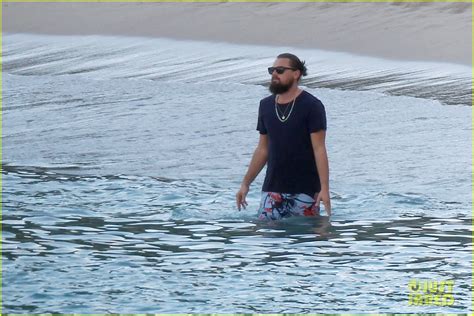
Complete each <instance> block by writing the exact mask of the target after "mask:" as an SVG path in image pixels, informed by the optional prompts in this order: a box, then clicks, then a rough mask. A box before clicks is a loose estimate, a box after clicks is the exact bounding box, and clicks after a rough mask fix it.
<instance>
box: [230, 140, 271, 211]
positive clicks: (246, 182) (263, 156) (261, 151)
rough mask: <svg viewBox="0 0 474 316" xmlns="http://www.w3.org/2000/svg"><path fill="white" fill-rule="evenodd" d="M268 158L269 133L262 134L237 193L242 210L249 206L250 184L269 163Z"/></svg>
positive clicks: (238, 205)
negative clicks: (246, 198)
mask: <svg viewBox="0 0 474 316" xmlns="http://www.w3.org/2000/svg"><path fill="white" fill-rule="evenodd" d="M267 159H268V135H266V134H260V139H259V141H258V145H257V148H256V149H255V151H254V153H253V156H252V160H251V161H250V165H249V168H248V170H247V173H246V174H245V177H244V179H243V180H242V184H241V185H240V190H239V192H237V194H236V200H237V208H238V209H239V210H240V207H241V206H243V207H244V208H245V207H246V206H247V201H246V200H245V197H246V196H247V193H248V192H249V188H250V184H251V183H252V182H253V180H255V178H256V177H257V176H258V174H259V173H260V171H262V169H263V167H265V164H266V163H267Z"/></svg>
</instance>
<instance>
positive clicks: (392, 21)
mask: <svg viewBox="0 0 474 316" xmlns="http://www.w3.org/2000/svg"><path fill="white" fill-rule="evenodd" d="M2 5H3V31H4V32H7V33H30V34H44V35H110V36H120V35H121V36H133V37H136V36H140V37H163V38H169V39H175V40H196V41H211V42H227V43H232V44H249V45H264V46H275V47H277V46H279V47H281V46H284V47H294V48H303V49H311V48H312V49H319V50H325V51H332V52H343V53H344V52H345V53H351V54H355V55H362V56H367V57H379V58H385V59H392V60H399V61H427V62H447V63H455V64H461V65H469V66H470V65H471V62H472V54H471V51H472V46H471V41H472V40H471V25H472V21H471V15H472V14H471V4H470V3H245V4H242V3H3V4H2ZM368 17H370V18H368Z"/></svg>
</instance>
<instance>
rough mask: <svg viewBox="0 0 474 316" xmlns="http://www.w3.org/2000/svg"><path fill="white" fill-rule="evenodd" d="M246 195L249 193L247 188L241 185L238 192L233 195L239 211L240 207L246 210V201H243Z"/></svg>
mask: <svg viewBox="0 0 474 316" xmlns="http://www.w3.org/2000/svg"><path fill="white" fill-rule="evenodd" d="M247 193H249V187H248V186H247V185H245V184H242V185H241V186H240V190H239V192H237V194H236V195H235V199H236V201H237V208H238V209H239V211H240V207H241V206H242V207H243V208H247V205H248V204H247V200H246V199H245V198H246V197H247Z"/></svg>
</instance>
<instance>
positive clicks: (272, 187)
mask: <svg viewBox="0 0 474 316" xmlns="http://www.w3.org/2000/svg"><path fill="white" fill-rule="evenodd" d="M268 72H269V74H270V75H271V76H272V78H271V83H270V87H269V89H270V92H271V93H272V95H271V96H268V97H266V98H264V99H262V100H261V101H260V107H259V111H258V124H257V130H258V131H259V132H260V139H259V142H258V145H257V148H256V149H255V152H254V154H253V157H252V160H251V162H250V166H249V167H248V170H247V173H246V175H245V177H244V179H243V181H242V184H241V186H240V190H239V192H237V194H236V200H237V207H238V209H239V210H240V208H241V207H244V208H245V207H246V206H247V201H246V196H247V193H248V192H249V187H250V184H251V183H252V182H253V180H254V179H255V178H256V177H257V175H258V174H259V173H260V171H261V170H262V169H263V167H264V166H265V164H267V163H268V166H267V173H266V176H265V181H264V183H263V188H262V198H261V203H260V209H259V218H260V219H263V220H278V219H281V218H284V217H290V216H319V205H320V202H321V201H322V202H323V204H324V208H325V210H326V212H327V214H328V216H330V215H331V200H330V194H329V164H328V157H327V153H326V145H325V138H326V112H325V109H324V105H323V104H322V103H321V101H319V100H318V99H317V98H316V97H314V96H313V95H311V94H310V93H309V92H306V91H304V90H302V89H300V88H299V87H298V82H299V81H300V79H301V77H302V76H305V75H306V66H305V63H304V62H302V61H301V60H300V59H299V58H298V57H297V56H295V55H293V54H289V53H285V54H280V55H278V57H277V59H276V60H275V62H274V63H273V67H270V68H268Z"/></svg>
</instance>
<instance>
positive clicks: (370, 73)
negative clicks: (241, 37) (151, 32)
mask: <svg viewBox="0 0 474 316" xmlns="http://www.w3.org/2000/svg"><path fill="white" fill-rule="evenodd" d="M173 45H174V46H173ZM212 45H214V46H212ZM212 45H211V44H205V45H204V44H202V43H197V42H173V41H167V40H151V39H150V40H146V41H145V40H143V39H142V40H141V41H140V40H138V39H127V38H123V39H121V38H99V37H79V38H67V37H40V36H28V35H21V36H20V35H18V36H17V35H11V36H6V37H5V38H4V54H5V59H4V65H3V66H4V73H3V88H4V93H3V135H2V136H3V137H2V142H3V164H4V165H3V170H2V177H3V223H2V225H3V226H2V227H3V234H2V248H3V249H2V258H3V262H2V264H3V307H4V311H5V312H10V313H46V312H51V313H111V312H126V313H186V312H193V313H198V312H209V313H210V312H220V313H271V312H276V313H286V312H288V313H317V312H320V313H322V312H333V313H348V312H351V313H367V312H374V313H379V312H406V313H412V312H419V313H424V312H427V313H428V312H429V313H432V312H440V313H445V312H459V313H467V312H469V311H470V310H471V307H470V306H471V303H470V302H471V296H470V295H471V294H470V292H471V291H470V289H471V248H472V240H471V234H472V216H471V175H470V173H471V170H472V168H471V108H470V107H468V106H463V105H462V104H466V103H465V101H466V100H467V99H466V91H467V90H466V87H468V86H466V82H468V81H467V80H470V72H465V71H464V70H463V69H464V68H462V67H461V66H456V65H447V64H439V65H436V64H420V63H416V64H411V65H408V64H409V63H408V64H407V63H400V64H401V65H405V66H404V67H405V68H403V67H401V66H400V64H396V63H394V62H386V61H380V60H375V61H371V62H368V61H367V60H366V59H364V58H361V57H359V58H355V57H352V59H351V60H352V62H349V61H346V60H345V59H344V58H346V57H344V56H345V55H344V56H342V57H339V59H337V58H336V55H334V56H333V55H331V54H330V53H325V54H328V55H327V56H330V57H331V58H334V59H333V60H334V63H332V64H331V63H327V62H322V61H321V62H319V63H318V60H319V59H318V58H321V60H324V58H327V56H326V55H322V54H324V53H323V52H318V51H314V52H313V53H312V54H310V52H311V51H301V52H300V53H302V54H303V53H305V52H306V53H307V55H308V56H309V57H308V58H307V59H308V64H309V65H312V64H313V65H315V67H314V68H317V69H318V74H314V76H313V77H309V78H308V79H307V81H306V82H305V83H304V87H305V89H307V90H308V91H309V92H311V93H313V94H315V95H316V96H318V98H320V99H321V100H322V101H323V103H324V104H325V106H326V111H327V114H328V122H329V124H328V125H329V130H328V139H327V146H328V152H329V158H330V167H331V194H332V198H333V200H332V202H333V208H334V210H333V213H334V215H333V216H332V217H331V220H330V221H329V220H328V219H327V218H326V217H322V218H319V219H316V220H308V219H291V220H286V221H282V222H279V223H272V224H269V223H262V222H258V221H257V220H256V209H257V207H258V202H259V191H260V187H261V184H262V180H263V177H262V175H261V176H259V177H258V178H257V180H256V182H255V184H254V185H253V186H252V188H251V192H250V194H249V197H248V201H249V208H248V209H247V210H245V211H242V212H237V211H236V209H235V206H234V194H235V192H236V190H237V189H238V187H239V184H240V181H241V179H242V176H243V174H244V173H245V170H246V166H247V165H248V163H249V161H250V158H251V154H252V151H253V149H254V147H255V145H256V142H257V139H258V133H257V132H256V131H255V127H256V113H257V106H258V100H259V99H260V98H261V97H264V96H265V95H267V91H266V88H265V87H264V86H262V84H264V83H265V80H266V79H265V78H266V76H265V75H264V71H265V67H266V66H267V64H271V62H272V60H273V56H274V55H275V52H274V49H272V48H266V47H251V49H250V48H249V47H247V46H245V47H240V46H231V45H226V44H212ZM25 48H28V49H25ZM222 56H228V58H227V59H224V58H223V57H222ZM303 56H304V55H303ZM337 56H339V55H337ZM177 57H179V58H177ZM323 57H324V58H323ZM435 66H436V67H435ZM358 67H359V68H358ZM408 68H411V69H412V70H413V69H415V68H416V69H417V72H416V74H414V73H413V72H411V71H409V70H408ZM362 69H364V71H362ZM395 69H396V70H397V71H398V74H399V75H397V76H396V77H384V76H385V75H383V74H384V73H387V72H394V71H395ZM469 71H470V70H469ZM323 74H325V75H323ZM356 77H357V78H358V80H360V81H359V85H358V86H357V84H356V82H357V80H355V81H354V85H349V83H350V82H351V80H350V78H356ZM443 78H444V79H443ZM446 78H449V80H448V79H446ZM466 78H467V79H466ZM267 79H268V78H267ZM445 79H446V80H448V81H449V82H450V83H449V85H448V86H446V85H445V87H449V89H445V91H441V89H439V85H441V84H447V83H446V82H447V81H444V80H445ZM469 84H470V81H469ZM428 86H431V87H432V88H433V89H434V90H436V93H431V92H432V91H434V90H430V89H431V88H429V87H428ZM317 87H318V88H317ZM320 87H325V88H320ZM339 89H351V90H346V91H342V90H339ZM469 89H470V86H469ZM356 90H357V91H356ZM360 90H367V91H360ZM381 91H384V92H385V93H380V92H381ZM430 91H431V92H430ZM399 94H400V95H399ZM442 95H444V97H443V96H442ZM413 96H419V97H420V96H427V98H424V99H423V98H414V97H413ZM447 99H450V100H452V102H445V101H446V100H447ZM469 100H470V99H469ZM469 103H470V101H469ZM412 279H419V280H432V281H442V280H454V281H455V286H454V290H453V294H454V297H455V303H454V305H452V306H434V305H430V306H412V305H409V304H408V294H409V289H408V283H409V282H410V280H412Z"/></svg>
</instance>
